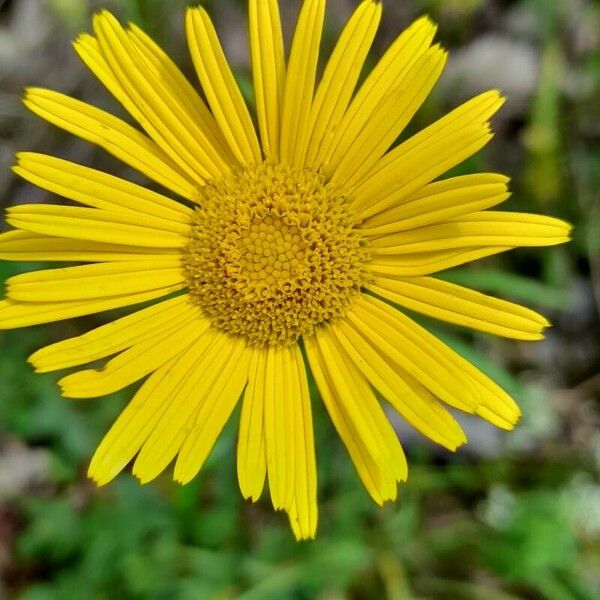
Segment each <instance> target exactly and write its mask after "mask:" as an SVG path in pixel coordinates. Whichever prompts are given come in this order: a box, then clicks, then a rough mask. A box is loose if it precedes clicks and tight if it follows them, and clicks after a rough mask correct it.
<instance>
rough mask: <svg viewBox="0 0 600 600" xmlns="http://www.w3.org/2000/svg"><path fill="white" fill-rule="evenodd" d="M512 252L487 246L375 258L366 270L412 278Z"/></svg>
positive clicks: (498, 247)
mask: <svg viewBox="0 0 600 600" xmlns="http://www.w3.org/2000/svg"><path fill="white" fill-rule="evenodd" d="M507 250H512V247H511V246H488V247H485V248H477V247H475V248H459V249H458V250H456V249H450V250H438V251H432V252H416V253H413V254H396V255H381V256H375V257H373V259H372V260H371V261H370V262H369V263H368V264H367V269H368V270H369V271H371V272H372V273H375V274H376V275H384V276H385V277H413V276H418V275H429V274H431V273H437V272H439V271H444V270H446V269H450V268H451V267H456V266H458V265H463V264H465V263H469V262H472V261H474V260H479V259H480V258H485V257H486V256H493V255H494V254H500V253H501V252H506V251H507Z"/></svg>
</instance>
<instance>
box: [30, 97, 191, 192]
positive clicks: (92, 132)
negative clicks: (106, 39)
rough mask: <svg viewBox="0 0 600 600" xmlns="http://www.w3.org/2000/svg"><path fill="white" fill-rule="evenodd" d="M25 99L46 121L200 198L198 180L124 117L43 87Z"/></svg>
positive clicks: (175, 187) (172, 188)
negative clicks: (124, 119)
mask: <svg viewBox="0 0 600 600" xmlns="http://www.w3.org/2000/svg"><path fill="white" fill-rule="evenodd" d="M23 102H24V104H25V106H27V108H29V110H31V111H32V112H34V113H35V114H36V115H38V116H40V117H42V118H43V119H46V121H49V122H50V123H52V124H54V125H56V126H57V127H60V128H62V129H64V130H66V131H68V132H69V133H72V134H73V135H76V136H77V137H80V138H81V139H84V140H86V141H88V142H91V143H92V144H97V145H98V146H100V147H102V148H104V149H105V150H106V151H107V152H109V153H110V154H112V155H114V156H116V157H117V158H118V159H119V160H122V161H123V162H124V163H125V164H127V165H129V166H131V167H133V168H134V169H136V170H138V171H140V173H143V174H144V175H146V176H147V177H149V178H150V179H152V180H154V181H156V182H158V183H160V184H161V185H163V186H165V187H166V188H168V189H170V190H172V191H174V192H175V193H177V194H179V195H180V196H183V197H184V198H188V199H190V200H196V199H198V198H199V190H198V184H197V180H196V179H195V178H190V177H188V175H186V174H185V173H184V172H182V171H181V170H180V169H179V168H178V167H177V166H175V164H174V163H173V161H172V160H171V159H170V158H169V157H168V156H167V155H166V154H165V153H164V152H163V151H162V150H161V149H160V148H159V146H158V145H157V144H156V143H155V142H153V141H152V140H150V139H149V138H148V137H146V136H145V135H144V134H143V133H142V132H141V131H138V130H137V129H134V128H133V127H131V125H128V124H127V123H125V122H124V121H122V120H121V119H118V118H117V117H114V116H113V115H111V114H109V113H107V112H105V111H103V110H100V109H99V108H95V107H94V106H90V105H89V104H86V103H85V102H80V101H79V100H75V99H74V98H70V97H69V96H65V95H64V94H60V93H58V92H53V91H51V90H43V89H40V88H28V89H27V90H26V92H25V98H24V100H23Z"/></svg>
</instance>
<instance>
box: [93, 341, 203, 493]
mask: <svg viewBox="0 0 600 600" xmlns="http://www.w3.org/2000/svg"><path fill="white" fill-rule="evenodd" d="M190 360H193V355H191V354H190V353H189V352H186V351H184V349H181V351H180V353H179V355H178V356H177V357H176V358H174V359H171V360H170V361H169V362H168V363H166V364H164V365H163V366H162V367H161V368H160V369H158V370H156V371H154V373H152V374H151V375H150V377H148V379H147V380H146V381H145V382H144V384H143V385H142V387H141V388H140V389H139V390H138V392H137V393H136V394H135V396H134V397H133V399H132V400H131V402H129V404H128V405H127V406H126V407H125V410H123V412H122V413H121V414H120V415H119V417H118V418H117V420H116V421H115V422H114V424H113V426H112V427H111V428H110V430H109V431H108V433H107V434H106V435H105V436H104V438H103V439H102V442H100V445H99V446H98V448H97V450H96V452H95V453H94V456H93V457H92V461H91V463H90V466H89V469H88V476H89V477H91V478H92V479H93V480H94V481H95V482H96V484H97V485H104V484H106V483H108V482H109V481H110V480H111V479H113V478H114V477H116V476H117V475H118V474H119V473H120V472H121V471H122V470H123V469H124V468H125V467H126V466H127V464H128V463H129V461H130V460H131V459H132V458H133V457H134V456H135V455H136V454H137V452H138V451H139V449H140V448H141V446H142V444H143V443H144V442H145V441H146V439H147V438H148V436H149V435H150V433H151V432H152V430H153V429H154V427H155V426H156V424H157V423H159V422H160V420H161V418H162V415H163V414H164V412H165V410H166V408H167V403H166V400H167V398H168V397H169V395H170V393H171V391H172V390H173V389H174V388H175V387H176V386H177V385H179V383H180V382H181V377H182V373H183V374H185V372H186V371H185V369H186V368H189V362H190Z"/></svg>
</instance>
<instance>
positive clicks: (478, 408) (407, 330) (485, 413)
mask: <svg viewBox="0 0 600 600" xmlns="http://www.w3.org/2000/svg"><path fill="white" fill-rule="evenodd" d="M361 302H362V303H363V304H364V305H365V311H363V312H362V313H361V318H363V319H365V318H367V319H369V318H371V317H374V327H375V329H373V330H372V333H373V331H377V332H382V334H384V335H385V338H386V339H388V340H390V341H391V343H392V346H391V347H388V348H385V344H383V343H382V344H380V349H382V350H385V353H386V355H387V356H388V357H390V358H392V359H393V356H394V354H395V353H397V352H399V351H398V350H397V349H398V348H402V349H403V351H405V350H406V346H405V345H404V342H403V341H402V340H405V339H410V340H412V341H413V342H414V343H417V344H418V345H420V346H421V360H423V357H428V358H429V359H430V360H428V361H427V362H426V364H425V363H424V364H423V368H424V369H427V371H428V372H434V371H435V370H436V369H437V368H438V366H440V367H443V368H444V369H445V370H446V371H447V372H449V373H451V374H452V376H453V377H454V378H455V379H457V380H461V381H462V382H463V392H462V394H461V395H454V396H452V395H451V394H447V393H446V394H438V393H437V391H436V390H434V388H433V387H432V386H431V385H430V383H429V382H428V381H427V380H426V379H425V378H424V377H421V376H419V375H415V379H417V380H418V381H420V382H421V383H422V384H424V385H426V386H427V387H428V388H429V389H431V390H432V391H434V392H435V393H436V395H438V396H439V397H440V398H442V399H443V400H444V401H445V402H447V403H448V404H450V405H451V406H454V407H456V408H458V409H460V410H466V412H473V409H474V412H475V413H476V414H479V415H481V416H482V417H484V418H485V419H487V420H488V421H490V422H491V423H493V424H494V425H497V426H499V427H503V428H506V429H510V428H512V426H513V425H514V424H515V423H516V421H517V420H518V418H519V415H520V411H519V409H518V407H517V405H516V404H515V402H514V400H512V398H510V396H508V394H507V393H506V392H505V391H504V390H502V389H501V388H500V387H498V386H497V385H496V384H495V383H494V382H493V381H492V380H491V379H489V378H488V377H486V376H485V375H484V374H483V373H482V372H481V371H479V369H477V368H476V367H474V366H473V365H472V364H471V363H470V362H469V361H467V360H465V359H464V358H463V357H462V356H460V355H459V354H458V353H457V352H455V351H454V350H452V349H451V348H450V347H449V346H447V345H446V344H444V343H443V342H442V341H441V340H440V339H438V338H437V337H436V336H434V335H433V334H431V333H430V332H429V331H427V330H426V329H424V328H423V327H421V326H420V325H418V324H417V323H415V322H414V321H413V320H412V319H409V318H408V317H406V316H405V315H403V314H402V313H401V312H399V311H397V310H395V309H394V308H392V307H391V306H389V305H387V304H385V303H384V302H382V301H381V300H378V299H376V298H372V297H369V296H363V297H361ZM357 304H358V303H357ZM390 328H391V329H392V330H393V331H395V333H394V332H392V331H390ZM398 334H401V336H402V337H398ZM397 362H398V364H400V361H397ZM444 383H445V385H449V381H448V380H444ZM465 403H468V404H469V405H470V406H468V407H465Z"/></svg>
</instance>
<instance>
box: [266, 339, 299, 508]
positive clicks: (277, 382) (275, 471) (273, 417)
mask: <svg viewBox="0 0 600 600" xmlns="http://www.w3.org/2000/svg"><path fill="white" fill-rule="evenodd" d="M266 353H267V356H266V360H265V375H264V382H265V383H264V385H265V389H264V394H265V400H264V411H265V413H264V424H265V442H266V452H267V473H268V475H269V490H270V492H271V501H272V502H273V506H274V508H275V509H278V510H290V508H291V506H292V502H293V494H294V485H295V477H296V473H295V470H294V468H295V462H294V458H295V457H294V456H293V455H292V454H291V453H290V452H288V448H287V444H288V440H290V437H291V436H293V434H294V431H293V424H292V423H291V418H292V415H291V414H290V411H289V399H288V398H289V394H290V391H289V389H290V368H291V366H290V362H289V355H288V353H287V351H286V350H285V348H282V347H278V346H271V347H269V348H268V349H267V350H266ZM292 439H293V438H292Z"/></svg>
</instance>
